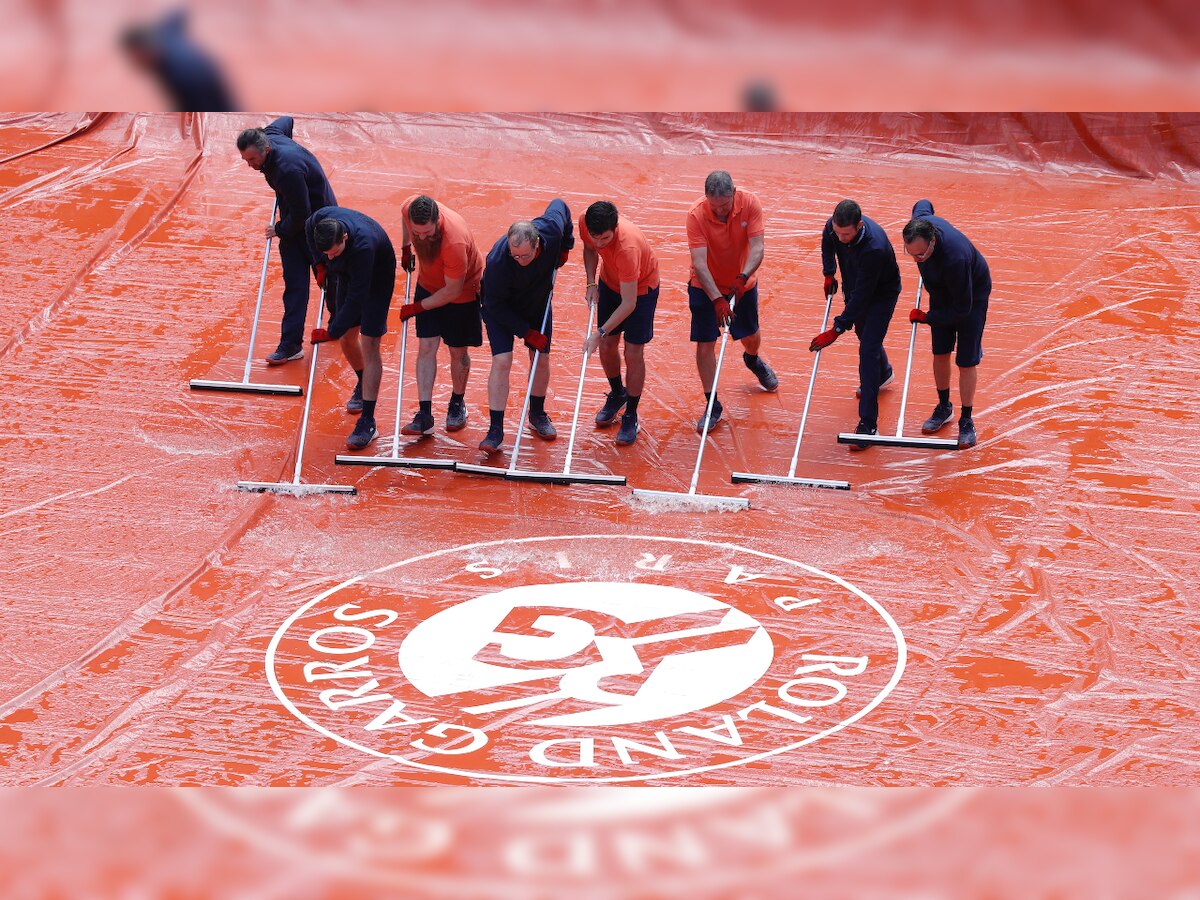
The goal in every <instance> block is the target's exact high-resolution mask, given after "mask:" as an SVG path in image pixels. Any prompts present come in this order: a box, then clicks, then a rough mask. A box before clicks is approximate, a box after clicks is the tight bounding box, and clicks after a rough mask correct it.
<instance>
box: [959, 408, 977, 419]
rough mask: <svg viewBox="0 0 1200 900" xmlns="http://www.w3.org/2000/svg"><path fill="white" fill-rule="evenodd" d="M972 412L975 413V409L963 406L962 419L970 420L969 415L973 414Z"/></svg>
mask: <svg viewBox="0 0 1200 900" xmlns="http://www.w3.org/2000/svg"><path fill="white" fill-rule="evenodd" d="M974 411H975V407H973V406H964V407H963V408H962V418H964V419H969V418H971V413H973V412H974Z"/></svg>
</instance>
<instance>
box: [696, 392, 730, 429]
mask: <svg viewBox="0 0 1200 900" xmlns="http://www.w3.org/2000/svg"><path fill="white" fill-rule="evenodd" d="M724 411H725V407H723V406H722V405H721V401H720V400H717V401H716V402H714V403H713V408H712V415H711V416H709V417H708V430H709V432H710V433H711V432H712V430H713V429H714V428H716V427H717V423H718V422H720V421H721V413H723V412H724ZM704 412H705V413H707V412H708V407H707V406H706V407H705V408H704ZM696 434H704V416H703V415H701V416H700V418H699V419H697V420H696Z"/></svg>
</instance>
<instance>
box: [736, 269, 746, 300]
mask: <svg viewBox="0 0 1200 900" xmlns="http://www.w3.org/2000/svg"><path fill="white" fill-rule="evenodd" d="M749 283H750V276H749V275H747V274H746V273H745V272H738V277H737V278H735V279H734V280H733V292H734V293H735V294H737V297H738V299H739V300H741V299H742V294H744V293H746V285H747V284H749Z"/></svg>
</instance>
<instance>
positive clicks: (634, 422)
mask: <svg viewBox="0 0 1200 900" xmlns="http://www.w3.org/2000/svg"><path fill="white" fill-rule="evenodd" d="M639 430H641V425H639V424H638V417H637V413H625V415H623V416H621V429H620V430H619V431H618V432H617V443H618V444H620V445H621V446H622V447H628V446H629V445H630V444H632V443H633V442H634V441H636V440H637V436H638V431H639Z"/></svg>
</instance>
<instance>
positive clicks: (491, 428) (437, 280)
mask: <svg viewBox="0 0 1200 900" xmlns="http://www.w3.org/2000/svg"><path fill="white" fill-rule="evenodd" d="M293 128H294V123H293V120H292V118H291V117H290V116H283V117H281V118H279V119H276V120H275V121H274V122H272V123H270V124H269V125H267V126H266V127H263V128H248V129H246V130H244V131H242V132H241V133H240V134H239V135H238V137H237V147H238V151H239V152H240V154H241V156H242V158H243V159H244V160H245V161H246V163H247V164H248V165H249V166H250V167H251V168H253V169H255V170H257V171H260V172H262V174H263V176H264V178H265V179H266V181H267V184H268V185H269V186H270V187H271V188H272V190H273V191H274V192H275V196H276V201H277V207H278V212H279V217H278V219H277V220H276V221H274V222H273V223H272V224H271V225H269V226H268V228H267V233H268V235H270V236H273V237H276V238H278V243H279V256H280V260H281V263H282V268H283V278H284V290H283V307H284V313H283V320H282V325H281V335H280V341H279V345H278V347H277V348H276V350H275V351H274V352H273V353H271V354H270V355H269V356H268V357H267V360H266V361H267V363H268V364H270V365H282V364H284V363H287V362H289V361H291V360H295V359H300V358H302V357H303V355H304V351H303V337H304V323H305V318H306V315H307V309H308V297H309V285H310V280H311V279H312V278H313V277H314V276H315V280H316V282H317V285H318V286H319V287H320V288H321V289H322V290H323V293H324V297H325V304H326V308H327V309H328V312H329V318H328V322H327V324H326V325H324V326H319V327H316V328H314V329H312V331H311V333H310V335H309V338H310V340H311V342H312V343H314V344H316V343H321V342H323V341H337V342H338V343H339V344H340V346H341V348H342V352H343V353H344V355H345V358H346V361H347V362H348V363H349V365H350V366H351V367H352V368H353V369H354V371H355V374H356V375H357V383H356V385H355V388H354V392H353V394H352V395H351V397H350V398H349V400H348V401H347V403H346V408H347V410H348V411H350V412H355V413H358V419H357V421H356V423H355V426H354V430H353V431H352V432H351V433H350V435H349V437H348V438H347V445H348V446H349V447H351V448H353V449H361V448H363V447H366V446H367V445H368V444H370V443H371V441H373V440H374V439H375V437H376V435H377V427H376V422H375V406H376V402H377V400H378V396H379V386H380V381H381V377H382V371H383V362H382V356H381V353H380V341H381V338H382V337H383V335H384V334H385V333H386V332H387V320H388V314H389V310H390V308H391V303H392V297H393V294H394V292H395V284H396V269H397V258H396V252H395V249H394V247H393V244H392V241H391V239H390V238H389V236H388V234H387V232H386V231H385V230H384V228H383V227H382V226H381V225H380V224H379V223H378V222H376V221H375V220H373V219H372V218H370V217H369V216H367V215H365V214H363V213H361V212H358V211H356V210H352V209H347V208H345V207H342V206H339V205H338V204H337V199H336V197H335V196H334V193H333V189H332V187H331V186H330V184H329V180H328V178H327V177H326V175H325V172H324V170H323V169H322V167H321V164H320V162H319V161H318V160H317V159H316V157H315V156H314V155H313V154H312V153H311V152H310V151H309V150H308V149H306V148H305V147H303V146H302V145H301V144H299V143H298V142H296V141H295V140H294V139H293V137H292V133H293ZM400 222H401V252H400V259H399V266H400V268H402V269H404V271H405V272H407V273H409V274H410V276H411V274H412V273H414V272H415V273H416V289H415V291H414V292H413V296H412V298H411V302H408V298H407V297H406V298H405V299H406V302H405V303H404V304H403V305H401V307H400V311H399V314H400V320H401V322H405V323H406V322H407V320H408V319H415V320H416V322H415V328H416V334H417V338H418V344H419V346H418V354H417V364H416V381H417V395H418V406H417V411H416V413H415V415H414V417H413V419H412V421H411V422H410V423H409V424H407V425H405V426H404V427H403V428H402V429H401V433H402V434H405V435H412V436H421V435H429V434H432V433H433V431H434V430H435V427H436V426H435V421H434V417H433V408H432V403H433V388H434V383H435V380H436V373H437V358H438V351H439V348H440V346H441V344H443V343H444V344H445V345H446V346H447V348H448V349H449V355H450V379H451V394H450V401H449V405H448V407H447V411H446V418H445V429H446V430H447V431H458V430H460V429H462V428H464V427H465V425H466V422H467V417H468V410H467V406H466V403H465V399H464V395H465V393H466V389H467V382H468V378H469V375H470V371H471V356H470V348H471V347H479V346H481V345H482V343H483V332H484V330H485V329H486V331H487V337H488V343H489V345H490V348H491V352H492V367H491V372H490V374H489V376H488V410H489V416H490V421H489V423H488V431H487V434H486V436H485V437H484V438H483V440H482V441H481V442H480V444H479V448H480V449H481V450H483V451H484V452H485V453H488V454H492V453H495V452H497V451H499V450H500V448H501V446H502V445H503V442H504V439H505V432H504V416H505V410H506V407H507V404H508V395H509V380H510V374H511V370H512V360H513V352H514V346H515V344H516V341H517V340H520V341H521V342H522V343H523V344H524V345H525V347H526V348H527V350H528V352H529V356H530V365H531V367H533V368H532V380H531V389H530V393H529V415H528V423H529V426H530V428H531V430H532V431H533V433H534V434H536V435H538V436H539V437H541V438H543V439H546V440H553V439H554V438H555V436H556V431H555V427H554V423H553V422H552V421H551V420H550V417H549V415H548V413H547V412H546V408H545V402H546V392H547V389H548V385H549V380H550V367H549V359H550V351H551V343H552V334H553V327H554V322H553V303H552V298H553V292H554V283H555V276H556V273H557V270H558V269H559V268H561V267H562V266H563V265H564V264H565V263H566V262H567V261H568V259H569V254H570V251H571V250H572V249H573V248H574V246H575V237H576V225H578V237H579V238H580V239H581V241H582V244H583V254H582V255H583V266H584V271H585V274H586V276H587V288H586V300H587V303H588V305H589V308H590V312H591V314H592V316H593V317H592V318H590V319H589V329H590V330H589V334H588V336H587V338H586V340H585V343H584V348H583V349H584V353H585V354H589V355H590V354H591V353H592V352H593V351H598V352H599V356H600V363H601V366H602V368H603V370H604V374H605V377H606V378H607V379H608V383H609V391H608V393H607V396H606V397H605V401H604V404H603V406H602V407H601V408H600V410H599V411H598V412H597V413H596V417H595V422H596V425H597V426H598V427H602V428H603V427H607V426H610V425H612V424H614V423H617V421H618V418H619V426H618V429H617V433H616V443H617V444H619V445H622V446H625V445H629V444H632V443H634V442H635V441H636V440H637V436H638V431H639V420H638V406H639V402H640V400H641V395H642V391H643V388H644V386H645V381H646V363H645V357H644V351H645V346H646V344H648V343H649V342H650V341H651V340H652V339H653V337H654V314H655V308H656V306H657V303H658V294H659V267H658V260H657V259H656V257H655V255H654V251H653V249H652V248H651V246H650V244H649V242H648V241H647V240H646V238H645V236H644V235H643V234H642V232H641V230H640V229H639V228H638V227H637V225H636V224H634V223H633V222H631V221H629V220H628V219H627V218H625V217H623V216H621V215H620V213H619V211H618V210H617V207H616V206H614V205H613V204H612V203H611V202H609V201H606V200H600V201H597V202H595V203H592V204H591V205H590V206H589V207H588V208H587V210H586V211H585V212H584V213H583V215H582V216H580V217H579V219H578V222H577V223H576V222H575V221H574V220H573V218H572V214H571V211H570V209H569V208H568V206H567V204H566V203H565V202H563V201H562V200H561V199H554V200H552V201H551V202H550V204H549V205H548V206H547V207H546V209H545V211H544V212H543V213H542V215H540V216H538V217H537V218H534V219H531V220H521V221H517V222H514V223H513V224H512V225H511V226H510V227H509V229H508V231H507V233H506V234H505V235H503V236H502V237H500V238H499V239H498V240H497V241H496V242H495V244H494V245H493V246H492V248H491V250H490V251H489V252H488V253H487V255H486V256H484V255H483V254H482V253H481V252H480V250H479V248H478V247H477V246H476V244H475V241H474V239H473V237H472V235H471V231H470V228H469V227H468V226H467V224H466V222H465V221H464V220H463V217H462V216H461V215H460V214H459V213H457V212H455V211H454V210H452V209H450V208H449V207H447V206H446V205H445V204H444V203H439V202H438V201H436V200H434V199H433V198H432V197H429V196H426V195H423V194H422V195H415V196H412V197H409V198H408V199H407V200H405V201H404V203H403V205H402V206H401V210H400ZM764 234H765V224H764V217H763V210H762V205H761V203H760V202H759V200H758V198H757V197H756V196H755V195H754V194H753V193H751V192H749V191H746V190H743V189H740V188H737V187H735V185H734V183H733V179H732V178H731V176H730V175H729V173H728V172H724V171H715V172H712V173H710V174H709V176H708V177H707V179H706V180H705V183H704V196H703V197H702V198H700V199H699V200H697V201H696V203H695V204H694V205H693V206H692V207H691V209H690V210H689V212H688V214H687V239H688V248H689V250H690V254H691V278H690V280H689V282H688V304H689V308H690V313H691V340H692V341H693V342H694V343H695V344H696V367H697V371H698V374H699V378H700V383H701V387H702V389H703V391H704V395H705V406H704V413H702V414H701V416H700V418H699V420H698V421H697V423H696V430H697V432H699V433H705V432H707V431H710V430H712V428H713V427H714V426H716V425H717V424H718V423H719V422H720V421H721V420H722V416H723V413H724V410H723V407H722V404H721V402H720V400H719V399H716V398H712V393H713V391H714V388H715V385H716V382H717V372H716V369H717V354H716V346H717V342H718V340H719V339H720V337H721V332H722V329H727V330H728V334H729V336H731V337H733V338H734V339H736V340H738V341H740V342H741V344H742V349H743V353H742V359H743V361H744V363H745V365H746V367H747V368H748V369H749V370H750V371H751V372H752V373H753V374H754V376H755V378H756V379H757V380H758V383H759V385H761V387H762V388H763V390H766V391H774V390H776V389H777V388H778V386H779V379H778V377H777V375H776V374H775V371H774V370H773V369H772V368H771V366H770V365H769V364H768V362H767V361H766V359H764V358H763V355H762V353H761V345H762V337H761V331H760V327H759V320H758V312H759V310H758V282H757V277H756V273H757V271H758V269H759V267H760V266H761V264H762V261H763V255H764ZM901 237H902V239H903V243H904V250H905V253H907V254H908V255H909V256H911V257H912V258H913V260H914V261H915V262H916V264H917V268H918V270H919V271H920V274H921V278H922V281H923V285H924V290H925V293H926V295H927V297H928V308H927V309H921V308H920V307H919V305H918V306H916V307H914V308H913V309H912V310H911V311H910V313H909V321H910V322H914V323H916V322H919V323H924V324H926V325H928V326H929V328H930V332H931V335H932V338H931V341H932V350H933V374H934V382H935V386H936V388H937V393H938V402H937V405H936V407H935V408H934V410H933V413H932V415H931V416H930V417H929V418H928V419H927V420H926V421H925V423H924V424H923V426H922V429H921V430H922V432H923V433H925V434H934V433H936V432H938V431H940V430H941V429H942V428H943V427H945V426H946V425H947V424H948V423H949V422H950V421H951V419H952V418H953V416H954V407H953V405H952V404H951V402H950V387H951V374H952V368H951V354H954V362H955V363H956V364H957V367H958V370H959V396H960V405H961V410H960V417H959V420H958V445H959V447H960V448H966V447H970V446H973V445H974V444H975V443H976V440H977V438H976V431H975V425H974V421H973V418H972V411H973V403H974V394H975V388H976V381H977V378H976V372H977V366H978V365H979V362H980V360H981V359H982V356H983V347H982V338H983V329H984V325H985V321H986V316H987V306H988V297H989V294H990V292H991V276H990V273H989V270H988V265H987V262H986V261H985V260H984V258H983V256H982V254H980V253H979V251H978V250H976V249H975V247H974V246H973V245H972V244H971V242H970V241H969V240H968V239H967V238H966V236H964V235H963V234H962V233H961V232H960V231H958V230H957V229H955V228H954V227H953V226H952V225H951V224H950V223H949V222H947V221H946V220H945V219H943V218H940V217H939V216H937V215H935V214H934V210H933V206H932V204H931V203H930V202H929V201H927V200H920V201H918V202H917V203H916V205H915V206H914V207H913V210H912V219H911V220H910V221H909V222H908V224H906V225H905V226H904V229H903V232H902V235H901ZM821 257H822V268H823V274H824V293H825V295H826V298H827V300H828V301H829V302H832V298H833V297H834V296H835V295H836V294H837V292H838V281H837V277H836V276H837V275H838V274H840V275H841V280H842V284H841V287H842V291H843V296H844V299H845V305H844V307H843V309H842V310H841V312H840V313H839V314H838V315H837V316H835V318H834V319H833V326H832V327H831V328H830V329H829V330H827V331H824V332H822V333H821V334H818V335H817V336H816V337H815V338H813V340H812V342H811V344H810V347H809V349H810V350H812V351H814V352H817V351H820V350H821V349H823V348H825V347H828V346H829V345H830V344H832V343H833V342H834V341H835V340H837V338H838V337H839V336H840V335H842V334H843V333H845V332H846V331H848V330H850V329H851V328H853V329H854V332H855V335H856V336H857V338H858V341H859V367H858V368H859V389H858V391H857V396H858V400H859V423H858V426H857V427H856V429H855V433H856V434H860V435H874V434H877V433H878V416H879V401H878V395H879V391H880V389H881V388H883V387H886V386H887V385H888V384H889V383H891V381H892V379H893V377H894V375H893V369H892V366H891V364H890V363H889V361H888V358H887V353H886V352H885V351H884V348H883V340H884V337H885V335H886V334H887V330H888V326H889V324H890V322H891V319H892V314H893V312H894V311H895V308H896V303H897V300H898V298H899V296H900V289H901V285H900V270H899V267H898V265H897V262H896V254H895V251H894V250H893V248H892V244H891V241H890V240H889V239H888V237H887V234H886V233H885V232H884V230H883V228H881V227H880V226H879V225H878V224H877V223H876V222H874V221H873V220H871V219H870V218H868V217H867V216H865V215H863V213H862V210H861V208H860V207H859V205H858V204H857V203H855V202H854V201H853V200H843V201H842V202H841V203H839V204H837V207H836V208H835V209H834V211H833V215H832V217H830V219H829V220H828V222H827V223H826V224H825V228H824V232H823V234H822V238H821ZM622 362H624V371H623V372H622ZM710 399H711V401H712V402H711V403H710V402H709V401H710ZM706 417H707V421H706ZM867 446H868V443H867V442H854V443H851V444H850V449H851V450H860V449H864V448H865V447H867Z"/></svg>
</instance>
